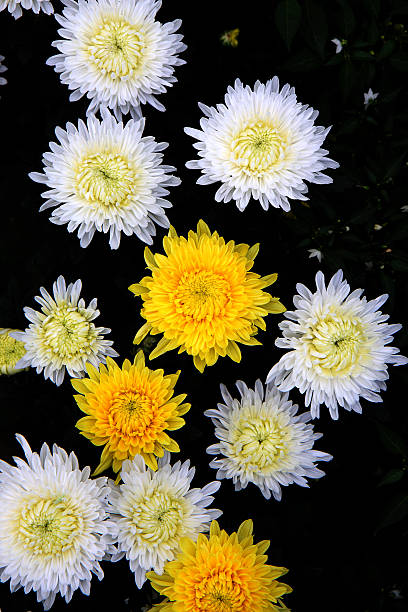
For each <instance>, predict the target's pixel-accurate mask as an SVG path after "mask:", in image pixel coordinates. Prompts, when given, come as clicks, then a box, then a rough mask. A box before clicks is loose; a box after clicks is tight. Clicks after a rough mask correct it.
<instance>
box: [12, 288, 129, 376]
mask: <svg viewBox="0 0 408 612" xmlns="http://www.w3.org/2000/svg"><path fill="white" fill-rule="evenodd" d="M81 288H82V282H81V281H80V280H77V281H76V282H75V283H70V284H69V285H68V287H66V285H65V279H64V277H63V276H59V277H58V279H57V281H56V282H55V283H54V284H53V294H54V299H53V298H52V297H51V295H50V294H49V293H48V291H46V290H45V289H44V287H40V293H41V296H42V297H40V296H38V295H37V296H36V297H35V298H34V299H35V301H36V302H38V303H39V304H41V312H39V311H38V310H33V309H32V308H28V307H25V308H24V314H25V316H26V318H27V319H28V320H29V321H31V323H30V325H29V326H28V327H27V329H26V330H25V331H24V332H19V331H15V332H12V333H11V335H12V336H13V338H15V339H16V340H20V341H21V342H23V343H24V347H25V350H26V353H25V355H24V356H23V357H22V358H21V359H20V360H19V361H18V362H17V364H16V367H17V368H24V367H26V366H31V367H32V368H36V370H37V374H39V373H41V372H42V371H43V370H44V378H45V379H47V378H49V379H51V380H52V382H54V383H55V384H56V385H60V384H61V383H62V381H63V380H64V376H65V370H66V371H67V372H68V374H69V375H70V376H75V377H78V376H83V375H84V372H85V364H86V363H92V364H93V365H96V366H97V365H98V364H99V363H100V362H101V361H102V362H105V358H106V355H111V356H112V357H116V356H117V352H116V351H115V350H114V349H113V348H111V346H112V344H113V342H112V341H111V340H104V339H103V336H104V334H107V333H109V332H110V331H111V330H110V329H108V328H107V327H95V325H94V323H92V321H93V320H94V319H96V317H98V316H99V310H97V309H96V305H97V303H96V298H94V299H93V300H92V301H91V302H90V303H89V306H85V302H84V300H83V299H82V298H81V299H79V295H80V293H81Z"/></svg>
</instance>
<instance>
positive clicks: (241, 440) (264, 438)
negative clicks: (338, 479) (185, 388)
mask: <svg viewBox="0 0 408 612" xmlns="http://www.w3.org/2000/svg"><path fill="white" fill-rule="evenodd" d="M236 385H237V388H238V391H239V393H240V395H241V399H240V400H236V399H233V398H232V397H231V395H230V394H229V393H228V391H227V389H226V387H225V386H224V385H221V393H222V397H223V400H224V402H225V404H218V409H217V410H213V409H211V410H206V412H204V414H205V415H206V416H209V417H211V420H212V422H213V423H214V425H215V435H216V436H217V438H218V439H219V440H220V441H219V442H218V443H217V444H213V445H212V446H209V447H208V448H207V453H209V454H210V455H222V456H221V457H220V458H218V457H217V458H216V459H213V461H211V463H210V466H211V467H213V468H216V469H217V470H218V471H217V478H218V479H222V478H232V481H233V483H234V485H235V490H236V491H240V490H241V489H245V487H246V486H247V485H248V483H249V482H253V483H254V484H255V485H257V486H258V487H259V488H260V490H261V492H262V494H263V496H264V497H266V499H269V498H270V496H271V493H272V495H273V496H274V498H275V499H277V500H280V499H281V497H282V489H281V485H283V486H285V485H289V484H292V483H296V484H298V485H300V486H302V487H307V486H309V485H308V484H307V480H306V478H321V477H322V476H324V472H322V471H321V470H319V469H318V468H317V467H316V465H315V462H317V461H330V459H332V456H331V455H328V454H327V453H323V452H321V451H318V450H314V449H313V444H314V441H315V440H318V439H319V438H321V436H322V434H319V433H314V431H313V426H312V425H308V424H307V423H309V421H310V419H311V416H310V413H309V412H305V413H303V414H299V415H297V414H296V413H297V410H298V406H297V405H296V404H295V405H294V404H292V402H291V401H290V400H289V399H288V394H287V393H281V392H280V391H278V390H277V389H276V388H275V387H274V386H273V385H268V386H267V387H266V391H265V389H264V387H263V385H262V383H261V381H260V380H257V382H256V384H255V389H254V390H252V389H248V387H247V386H246V384H245V383H243V382H242V381H241V380H240V381H237V383H236Z"/></svg>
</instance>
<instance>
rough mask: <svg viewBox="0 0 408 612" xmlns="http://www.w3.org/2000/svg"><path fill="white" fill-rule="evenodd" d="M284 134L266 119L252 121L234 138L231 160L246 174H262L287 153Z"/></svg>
mask: <svg viewBox="0 0 408 612" xmlns="http://www.w3.org/2000/svg"><path fill="white" fill-rule="evenodd" d="M285 146H286V143H285V139H284V137H283V134H282V133H281V132H280V131H278V130H277V129H276V128H275V127H273V126H272V125H270V124H268V123H266V122H264V121H252V122H250V123H249V124H247V125H246V126H245V127H244V128H243V129H242V130H241V131H240V132H239V133H238V134H237V136H236V137H235V138H234V139H233V140H232V143H231V160H232V161H233V162H234V163H235V164H237V165H238V166H239V167H240V169H241V170H243V171H244V172H245V173H246V174H249V175H253V176H262V175H263V174H265V173H266V172H268V171H269V170H270V169H271V168H272V166H274V165H275V164H276V163H277V162H278V161H279V160H280V159H283V158H284V155H285Z"/></svg>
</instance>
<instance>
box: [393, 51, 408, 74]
mask: <svg viewBox="0 0 408 612" xmlns="http://www.w3.org/2000/svg"><path fill="white" fill-rule="evenodd" d="M390 64H391V66H392V67H393V68H394V70H398V71H399V72H406V71H407V70H408V53H398V54H397V55H393V57H391V58H390Z"/></svg>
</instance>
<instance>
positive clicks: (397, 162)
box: [384, 151, 407, 178]
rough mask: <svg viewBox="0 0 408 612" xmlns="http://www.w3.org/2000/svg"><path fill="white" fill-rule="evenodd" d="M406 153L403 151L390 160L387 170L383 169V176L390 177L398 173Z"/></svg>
mask: <svg viewBox="0 0 408 612" xmlns="http://www.w3.org/2000/svg"><path fill="white" fill-rule="evenodd" d="M406 154H407V153H406V151H404V152H403V153H402V154H401V155H399V156H398V157H396V158H394V159H392V160H391V161H390V163H389V164H388V167H387V170H386V171H385V174H384V178H390V177H391V176H395V175H396V174H397V173H398V171H399V170H400V168H401V166H402V164H403V161H404V159H405V157H406Z"/></svg>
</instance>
